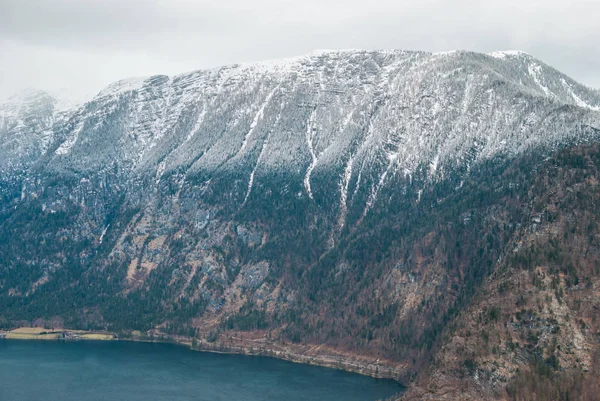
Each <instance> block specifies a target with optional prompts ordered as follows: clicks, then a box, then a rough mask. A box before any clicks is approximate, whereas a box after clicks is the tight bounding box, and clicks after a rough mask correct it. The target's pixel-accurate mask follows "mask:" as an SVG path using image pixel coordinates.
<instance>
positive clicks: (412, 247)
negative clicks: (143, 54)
mask: <svg viewBox="0 0 600 401" xmlns="http://www.w3.org/2000/svg"><path fill="white" fill-rule="evenodd" d="M599 135H600V92H599V91H597V90H594V89H591V88H588V87H586V86H583V85H580V84H578V83H577V82H575V81H574V80H572V79H571V78H569V77H567V76H566V75H564V74H562V73H560V72H559V71H557V70H555V69H554V68H552V67H550V66H548V65H546V64H544V63H543V62H542V61H540V60H537V59H535V58H533V57H531V56H530V55H528V54H526V53H522V52H514V51H513V52H495V53H491V54H480V53H473V52H462V51H456V52H448V53H433V54H432V53H427V52H408V51H360V50H352V51H319V52H315V53H312V54H310V55H307V56H301V57H297V58H293V59H285V60H275V61H271V62H261V63H255V64H244V65H231V66H226V67H222V68H216V69H212V70H201V71H196V72H192V73H187V74H183V75H178V76H171V77H169V76H152V77H147V78H139V79H137V78H134V79H126V80H122V81H118V82H115V83H113V84H111V85H110V86H108V87H107V88H105V89H104V90H102V91H101V92H100V93H98V94H97V95H96V96H95V97H94V98H92V99H89V101H87V102H85V103H83V104H82V105H80V106H77V107H74V108H68V107H67V108H65V107H63V106H62V105H61V104H60V103H59V99H57V98H55V97H53V96H52V95H51V94H48V93H45V92H42V91H28V92H26V93H24V94H22V95H21V96H17V97H13V98H11V99H10V100H9V101H7V102H5V103H3V104H1V105H0V272H2V275H1V277H2V280H0V324H3V325H7V326H9V325H14V324H17V323H18V322H19V321H21V322H22V321H27V322H29V323H32V322H35V321H36V320H37V319H42V320H43V322H45V323H46V324H47V323H48V322H58V323H59V324H61V325H65V326H70V327H82V328H102V329H107V330H113V331H118V332H121V333H122V335H128V334H129V333H131V332H132V331H134V330H139V331H142V332H145V333H148V335H154V336H157V335H170V336H181V337H186V338H191V337H194V338H196V339H197V340H198V341H199V342H200V344H204V345H202V347H210V346H217V345H218V346H220V347H228V346H229V347H233V346H234V345H235V344H234V339H237V338H239V336H238V335H239V333H240V332H244V333H246V336H251V337H252V336H256V337H257V338H260V339H261V341H262V343H263V344H265V345H264V347H265V352H266V351H267V350H271V351H273V350H275V349H279V348H278V347H292V348H284V351H285V352H288V353H290V352H295V353H297V354H298V355H304V356H305V357H311V358H316V360H319V358H321V359H322V360H327V358H328V357H331V355H334V357H335V358H339V360H340V362H339V363H340V364H342V363H346V362H347V361H348V360H350V361H358V362H356V363H355V365H356V366H358V367H354V368H352V367H349V366H348V364H347V365H343V366H344V367H345V368H347V369H353V370H359V371H361V372H363V373H368V374H373V375H378V376H389V377H394V378H397V379H400V380H401V381H402V382H404V383H406V384H410V383H412V382H413V381H414V380H416V382H415V384H414V386H413V387H412V388H413V390H412V393H411V391H409V392H408V394H407V395H406V397H408V398H410V397H413V396H414V397H416V396H419V397H425V395H424V393H422V392H421V393H419V391H420V389H423V388H429V389H431V388H434V390H432V391H430V392H427V397H431V398H432V399H442V398H443V397H444V394H453V393H451V392H450V393H448V392H447V391H446V390H448V389H450V390H452V391H458V390H461V391H462V389H460V387H459V385H457V384H456V383H464V382H469V383H473V386H472V387H471V388H469V389H468V391H467V393H469V394H472V395H473V397H475V398H477V397H481V396H484V397H486V398H493V397H502V396H507V397H512V396H513V395H515V394H519V393H518V391H519V389H521V388H522V386H523V384H522V383H521V384H519V385H520V386H521V387H519V386H517V385H516V384H515V383H517V384H518V379H519V373H518V372H520V370H519V369H521V370H522V369H526V370H527V369H530V371H531V372H533V373H532V374H537V373H535V372H538V371H536V370H535V367H536V366H537V365H536V364H538V363H539V361H540V360H542V361H543V362H542V363H544V364H545V365H544V366H551V367H553V368H554V367H556V369H554V370H549V371H548V372H549V373H548V374H546V373H544V375H545V376H544V375H543V377H547V378H549V380H550V379H551V378H554V377H555V376H554V375H559V374H562V373H561V372H575V373H573V374H574V375H575V374H576V373H577V374H578V372H582V371H592V373H590V375H592V376H591V377H597V373H596V372H597V370H594V369H596V367H597V366H598V360H597V353H598V343H597V342H595V336H597V333H598V331H597V329H598V328H597V321H596V319H595V318H594V314H595V312H594V311H595V310H597V308H598V307H600V306H599V305H598V299H600V298H598V296H597V295H598V294H597V293H598V285H597V284H598V277H599V274H598V272H597V269H598V267H597V266H598V264H597V261H598V260H600V248H598V246H597V244H596V242H597V233H598V226H597V224H596V219H597V216H596V213H597V212H596V209H597V208H595V206H594V205H595V203H594V199H596V198H595V194H596V192H595V191H597V188H596V186H597V181H595V179H596V177H597V175H598V170H597V169H598V167H600V165H598V162H599V161H600V157H599V155H600V153H599V152H598V150H597V141H598V139H599ZM599 178H600V177H599ZM577 185H579V186H577ZM575 186H577V187H575ZM574 191H575V192H574ZM573 193H575V194H577V195H573ZM573 216H575V217H573ZM582 216H586V217H585V220H581V218H582ZM565 222H567V223H568V224H567V223H565ZM559 223H560V224H559ZM569 224H570V225H569ZM578 230H582V232H580V231H578ZM572 235H575V237H576V238H579V239H580V240H576V241H575V242H573V241H574V240H573V236H572ZM584 237H585V241H587V242H586V245H585V246H583V245H582V241H584V240H583V239H581V238H584ZM540 241H541V242H543V244H542V245H539V243H540ZM544 241H545V242H544ZM535 244H537V245H535ZM548 244H550V245H548ZM534 245H535V246H537V247H538V248H540V249H542V251H539V249H538V248H535V249H538V250H532V249H533V248H534ZM580 248H581V249H580ZM547 249H552V250H554V251H553V252H555V253H556V254H557V255H560V256H556V255H554V254H552V255H551V256H552V257H550V256H548V254H550V253H551V252H550V251H548V250H547ZM574 249H579V250H580V251H581V252H580V253H579V252H578V253H577V254H575V251H574ZM523 255H526V256H523ZM532 255H534V256H532ZM540 255H542V256H540ZM581 255H585V258H584V259H582V260H580V259H579V258H580V257H581ZM518 257H521V258H522V259H518ZM536 258H537V259H536ZM544 258H546V259H544ZM525 259H526V260H527V262H524V261H523V260H525ZM511 269H518V272H519V273H518V274H516V273H515V274H512V275H511V274H508V273H507V272H512V270H511ZM507 274H508V275H507ZM538 275H539V277H538ZM520 276H523V277H522V280H521V281H519V284H518V285H517V284H515V283H514V282H512V281H511V280H514V279H515V277H520ZM531 277H534V278H531ZM536 280H538V281H536ZM539 282H541V283H542V285H538V283H539ZM502 286H505V287H502ZM501 287H502V290H500V289H499V288H501ZM559 290H560V291H559ZM495 291H496V292H495ZM483 294H487V295H489V296H488V297H483V298H482V295H483ZM512 297H514V298H515V299H516V300H517V301H515V303H513V304H514V305H517V306H513V304H509V303H507V304H503V303H501V300H502V299H507V300H512ZM495 302H497V303H495ZM508 305H510V306H508ZM576 305H577V306H576ZM513 309H515V310H513ZM467 311H468V312H467ZM490 311H493V312H490ZM523 311H524V312H523ZM516 313H519V318H518V320H519V322H521V321H522V320H523V319H525V318H522V317H523V316H526V319H528V322H527V324H525V323H523V324H521V323H514V319H515V318H514V316H516ZM479 315H480V316H482V318H481V319H480V320H479V321H478V322H477V324H478V325H480V326H481V327H487V329H486V333H487V334H485V336H484V335H483V334H481V336H480V333H479V329H473V330H474V331H473V332H469V334H468V335H467V334H465V333H463V332H462V331H461V330H463V329H464V327H465V325H466V326H468V325H467V324H466V323H465V319H468V318H469V317H470V316H479ZM566 316H571V317H569V318H567V317H566ZM573 316H577V319H575V318H574V317H573ZM536 319H537V320H536ZM38 322H39V321H38ZM509 322H510V323H509ZM581 322H583V323H581ZM513 323H514V324H513ZM556 327H560V330H558V331H557V330H555V328H556ZM475 331H477V333H476V335H474V333H475ZM506 333H509V335H507V334H506ZM532 333H533V334H532ZM453 336H454V337H453ZM457 336H462V337H460V338H463V339H464V340H460V341H459V343H460V344H459V345H456V344H455V342H456V341H458V340H457ZM474 337H477V339H478V340H477V341H483V340H480V338H487V340H485V342H486V345H485V347H486V348H487V346H488V343H489V342H490V341H493V342H494V343H493V344H494V345H495V346H497V347H498V352H497V353H496V352H494V353H493V356H490V355H489V354H488V353H486V352H484V351H481V348H478V346H479V345H477V344H478V343H477V344H475V345H473V344H471V343H470V342H473V341H476V340H475V338H474ZM490 339H491V340H490ZM290 344H291V345H290ZM514 344H517V345H514ZM237 345H239V346H240V347H244V346H246V347H247V346H248V343H245V342H242V343H241V345H240V344H237ZM559 346H560V347H559ZM294 347H296V348H294ZM303 347H304V348H303ZM461 347H462V348H461ZM490 347H491V345H490ZM298 350H300V351H298ZM454 353H455V354H456V355H457V356H455V357H453V358H450V357H448V355H454ZM286 355H287V354H286ZM515 355H516V356H515ZM446 357H448V358H449V359H445V358H446ZM517 357H518V358H517ZM290 358H292V357H290V356H289V355H288V359H290ZM332 358H333V357H332ZM515 358H517V359H515ZM540 358H541V359H540ZM551 358H554V359H551ZM449 360H451V361H452V362H448V361H449ZM515 360H517V361H521V362H518V363H517V362H515ZM345 361H346V362H345ZM456 361H464V364H462V365H461V364H460V363H459V364H458V365H456V366H455V365H453V364H455V363H456ZM555 361H560V362H556V364H557V365H556V366H555V364H554V362H555ZM321 363H325V362H321ZM328 363H329V362H328ZM350 365H351V364H350ZM558 366H560V367H561V368H562V369H563V371H561V370H560V369H558ZM440 372H442V373H440ZM544 372H545V371H544ZM538 373H539V372H538ZM461 375H462V376H461ZM588 376H589V375H588ZM458 377H461V380H462V381H460V380H458V379H456V381H455V378H458ZM556 377H558V376H556ZM569 377H570V376H569ZM573 377H575V376H573ZM577 377H579V376H577ZM558 380H559V379H556V380H555V381H553V382H552V383H554V382H556V381H558ZM561 380H563V381H565V382H569V381H568V380H567V379H564V378H562V379H561ZM569 380H571V379H570V378H569ZM573 383H574V384H573V386H580V385H581V381H577V380H575V379H573ZM432 386H433V387H432ZM511 386H513V387H511ZM548 388H550V387H548ZM573 388H575V387H573ZM440 389H445V390H444V391H441V390H440ZM438 390H440V391H438ZM511 391H512V393H511ZM557 391H558V390H557ZM572 391H577V390H572ZM415 394H417V395H415ZM507 394H508V395H507ZM553 394H554V393H553ZM436 397H437V398H436ZM515 397H516V396H515Z"/></svg>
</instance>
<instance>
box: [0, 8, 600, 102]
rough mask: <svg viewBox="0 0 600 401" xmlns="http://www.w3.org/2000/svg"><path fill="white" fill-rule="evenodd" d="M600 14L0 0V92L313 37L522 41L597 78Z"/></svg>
mask: <svg viewBox="0 0 600 401" xmlns="http://www.w3.org/2000/svg"><path fill="white" fill-rule="evenodd" d="M597 15H600V2H597V1H593V0H592V1H589V0H588V1H586V0H571V1H569V2H565V1H558V0H546V1H540V0H503V1H498V0H488V1H485V2H483V1H479V0H478V1H475V0H446V1H442V0H420V1H418V2H417V1H407V0H304V1H297V0H295V1H290V0H254V1H249V0H221V1H214V0H213V1H209V0H200V1H193V0H168V1H167V0H144V1H142V0H120V1H117V0H79V1H77V0H0V55H2V59H3V62H2V63H0V94H2V93H5V92H8V91H10V90H13V89H16V88H17V87H20V86H53V85H54V86H64V85H69V83H72V84H75V85H77V86H81V87H86V88H94V89H99V88H100V87H102V86H103V85H106V84H107V83H109V82H110V81H112V80H114V79H117V78H119V77H127V76H134V75H147V74H149V73H150V74H153V73H168V74H173V73H176V72H183V71H187V70H194V69H199V68H206V67H214V66H218V65H222V64H229V63H235V62H244V61H255V60H261V59H272V58H280V57H287V56H294V55H299V54H304V53H306V52H308V51H311V50H313V49H317V48H368V49H374V48H400V49H412V50H415V49H419V50H428V51H444V50H453V49H466V50H475V51H482V52H490V51H493V50H506V49H519V50H524V51H527V52H529V53H531V54H533V55H534V56H536V57H538V58H540V59H542V60H543V61H546V62H547V63H548V64H550V65H552V66H554V67H556V68H558V69H559V70H561V71H563V72H565V73H567V74H569V75H571V76H572V77H573V78H575V79H577V80H579V81H581V82H583V83H585V84H587V85H590V86H595V87H600V47H599V46H597V43H598V41H599V39H600V30H599V29H598V28H597V21H596V16H597ZM6 60H9V61H6ZM28 63H29V64H30V65H26V64H28ZM31 63H34V64H31Z"/></svg>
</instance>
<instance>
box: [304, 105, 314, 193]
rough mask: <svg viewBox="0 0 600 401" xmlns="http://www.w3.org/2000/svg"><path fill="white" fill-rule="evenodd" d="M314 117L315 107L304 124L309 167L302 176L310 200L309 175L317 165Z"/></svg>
mask: <svg viewBox="0 0 600 401" xmlns="http://www.w3.org/2000/svg"><path fill="white" fill-rule="evenodd" d="M316 115H317V108H316V107H315V108H314V110H313V111H312V112H311V113H310V116H309V117H308V123H307V124H306V146H307V148H308V153H309V154H310V159H311V160H310V165H309V166H308V168H307V169H306V174H305V175H304V188H306V192H307V193H308V196H309V198H310V199H313V193H312V191H311V188H310V175H311V174H312V171H313V170H314V168H315V166H316V165H317V156H316V155H315V149H314V146H313V138H314V135H315V131H316V128H315V127H314V124H315V117H316Z"/></svg>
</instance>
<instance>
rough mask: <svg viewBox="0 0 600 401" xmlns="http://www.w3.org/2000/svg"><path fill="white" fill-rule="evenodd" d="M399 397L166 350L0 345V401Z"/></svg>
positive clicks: (284, 368)
mask: <svg viewBox="0 0 600 401" xmlns="http://www.w3.org/2000/svg"><path fill="white" fill-rule="evenodd" d="M400 391H402V387H400V386H399V385H398V384H396V383H395V382H393V381H390V380H376V379H371V378H369V377H364V376H360V375H356V374H351V373H346V372H340V371H337V370H333V369H326V368H319V367H314V366H306V365H298V364H294V363H290V362H285V361H279V360H276V359H271V358H264V357H248V356H240V355H219V354H210V353H202V352H195V351H191V350H189V349H187V348H184V347H180V346H176V345H169V344H146V343H131V342H117V341H114V342H113V341H111V342H83V341H82V342H58V341H18V340H0V401H34V400H35V401H39V400H46V401H53V400H57V401H58V400H60V401H75V400H77V401H91V400H94V401H96V400H97V401H100V400H102V401H105V400H110V401H119V400H123V401H142V400H143V401H150V400H161V401H162V400H165V401H171V400H173V401H174V400H177V401H179V400H182V401H187V400H194V401H204V400H206V401H218V400H244V401H258V400H289V401H300V400H318V401H329V400H344V401H353V400H360V401H368V400H377V399H380V398H386V397H389V396H391V395H393V394H395V393H398V392H400Z"/></svg>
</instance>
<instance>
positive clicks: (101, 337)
mask: <svg viewBox="0 0 600 401" xmlns="http://www.w3.org/2000/svg"><path fill="white" fill-rule="evenodd" d="M79 338H80V339H81V340H99V341H107V340H114V339H115V336H114V335H112V334H103V333H85V334H81V335H80V336H79Z"/></svg>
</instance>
